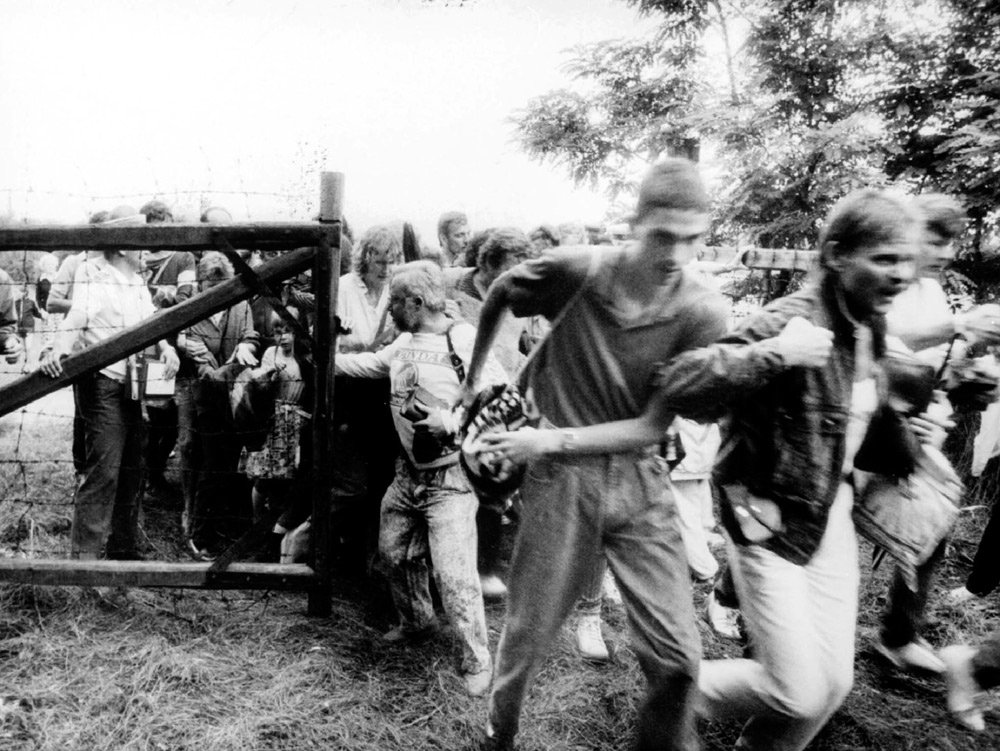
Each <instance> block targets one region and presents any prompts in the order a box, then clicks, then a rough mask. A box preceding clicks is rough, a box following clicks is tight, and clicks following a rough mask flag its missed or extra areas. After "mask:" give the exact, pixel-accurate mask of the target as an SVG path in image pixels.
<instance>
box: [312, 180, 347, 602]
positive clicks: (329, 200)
mask: <svg viewBox="0 0 1000 751" xmlns="http://www.w3.org/2000/svg"><path fill="white" fill-rule="evenodd" d="M343 190H344V176H343V174H341V173H339V172H324V173H323V174H322V177H321V183H320V211H319V220H320V222H321V223H323V224H332V225H334V232H333V233H332V237H331V239H330V241H329V242H327V240H326V239H325V237H324V240H323V241H322V244H321V245H320V247H319V248H318V249H317V252H316V262H315V267H314V270H313V285H314V289H315V290H316V325H315V328H314V335H313V339H314V340H315V342H316V351H315V352H314V353H313V358H314V362H315V375H314V392H315V402H314V408H313V420H312V428H313V499H312V500H313V504H312V508H313V512H312V534H311V535H310V541H311V543H312V569H313V571H314V572H315V580H314V581H315V584H314V585H313V587H311V588H310V590H309V606H308V613H309V615H319V616H325V615H329V614H330V609H331V598H332V596H333V591H332V586H331V571H330V553H331V530H330V495H331V493H332V490H333V462H335V461H336V460H337V457H335V456H333V431H334V420H333V417H334V416H333V366H334V357H335V353H336V351H337V289H338V284H339V280H340V221H341V212H342V211H343Z"/></svg>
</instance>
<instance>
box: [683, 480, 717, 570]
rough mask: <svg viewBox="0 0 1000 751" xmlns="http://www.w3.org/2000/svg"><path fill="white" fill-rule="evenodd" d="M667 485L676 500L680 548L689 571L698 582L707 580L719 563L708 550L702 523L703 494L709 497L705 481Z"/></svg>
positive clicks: (685, 481) (684, 481)
mask: <svg viewBox="0 0 1000 751" xmlns="http://www.w3.org/2000/svg"><path fill="white" fill-rule="evenodd" d="M671 485H672V486H673V491H674V497H675V498H676V499H677V511H678V517H679V518H680V525H681V536H682V537H683V538H684V549H685V550H686V551H687V559H688V564H689V565H690V567H691V572H692V573H693V574H694V575H695V576H696V577H698V578H699V579H701V580H703V581H708V580H710V579H711V578H712V577H713V576H715V574H716V572H718V570H719V562H718V561H716V560H715V556H713V555H712V551H711V550H709V549H708V537H707V535H706V533H705V527H704V525H703V524H702V505H703V502H704V497H705V495H706V494H707V495H708V497H709V498H711V490H710V489H709V487H708V481H707V480H675V481H673V482H672V483H671Z"/></svg>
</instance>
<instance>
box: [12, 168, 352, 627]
mask: <svg viewBox="0 0 1000 751" xmlns="http://www.w3.org/2000/svg"><path fill="white" fill-rule="evenodd" d="M343 184H344V179H343V175H342V174H341V173H337V172H324V173H323V174H322V180H321V189H320V215H319V217H320V218H319V222H294V223H278V222H272V223H250V224H230V225H215V224H155V225H146V226H141V227H102V226H101V225H86V226H83V227H32V228H19V229H0V252H4V251H8V252H9V251H12V250H17V251H24V250H46V251H52V250H59V249H72V250H77V251H81V250H111V249H142V250H160V249H170V250H231V249H232V248H250V249H257V250H286V251H289V252H287V253H282V254H281V255H280V256H278V257H276V258H274V259H272V260H270V261H268V262H266V263H264V264H262V265H261V266H259V267H257V268H256V269H254V270H253V271H252V272H251V271H250V270H249V269H247V268H245V267H244V268H242V269H241V270H240V273H238V274H237V276H236V277H235V278H233V279H231V280H229V281H226V282H224V283H222V284H220V285H218V286H216V287H213V288H212V289H210V290H206V291H205V292H202V293H199V294H197V295H194V296H193V297H191V298H190V299H189V300H186V301H184V302H183V303H181V304H179V305H176V306H174V307H172V308H168V309H165V310H163V311H162V312H160V313H158V314H157V315H156V316H154V317H152V318H150V319H148V320H146V321H143V322H142V323H140V324H138V325H136V326H132V327H130V328H129V329H127V330H125V331H122V332H120V333H118V334H115V335H114V336H112V337H110V338H108V339H106V340H104V341H102V342H100V343H98V344H96V345H94V346H93V347H89V348H87V349H85V350H83V351H82V352H80V353H78V354H75V355H72V356H70V357H68V358H66V359H65V360H64V361H63V374H62V375H61V376H60V377H59V378H49V377H48V376H46V375H44V374H43V373H41V372H40V371H35V372H32V373H29V374H27V375H25V376H23V377H21V378H19V379H17V380H16V381H13V382H12V383H10V384H8V385H7V386H4V387H2V388H0V416H3V415H6V414H8V413H10V412H13V411H14V410H17V409H20V408H21V407H23V406H25V405H27V404H29V403H31V402H33V401H35V400H36V399H38V398H40V397H42V396H45V395H46V394H50V393H52V392H54V391H57V390H59V389H61V388H65V387H66V386H68V385H69V384H70V383H71V382H72V381H73V380H75V379H77V378H79V377H80V376H82V375H85V374H87V373H93V372H96V371H98V370H99V369H100V368H102V367H105V366H107V365H110V364H111V363H114V362H117V361H119V360H121V359H122V358H124V357H126V356H128V355H130V354H132V353H134V352H138V351H140V350H142V349H144V348H145V347H147V346H148V345H150V344H153V343H155V342H157V341H159V340H160V339H163V338H164V337H165V336H167V335H169V334H172V333H175V332H177V331H179V330H180V329H182V328H185V327H187V326H189V325H190V324H192V323H194V322H195V321H199V320H204V319H205V318H207V317H208V316H210V315H212V314H214V313H217V312H219V311H222V310H225V309H227V308H229V307H231V306H232V305H233V304H235V303H236V302H239V301H240V300H245V299H247V298H249V297H251V296H252V295H256V294H261V293H262V292H264V291H266V289H268V288H270V285H271V284H272V283H274V282H280V281H282V280H284V279H288V278H290V277H292V276H294V275H295V274H298V273H301V272H302V271H305V270H306V269H308V268H309V266H310V264H312V270H313V289H314V291H315V299H316V311H315V326H314V329H313V336H312V338H313V342H314V346H313V361H314V376H313V383H314V389H313V393H314V403H313V412H312V415H313V417H312V439H313V459H312V472H313V493H312V510H313V513H312V534H311V551H310V562H309V564H275V563H242V562H240V563H232V564H230V565H228V566H226V565H222V566H220V565H219V562H215V563H202V562H190V563H188V562H183V563H168V562H160V561H103V560H102V561H82V560H65V559H54V558H47V559H46V558H37V559H3V560H0V582H13V583H21V584H35V585H85V586H126V587H187V588H201V589H283V590H299V591H301V590H305V591H307V592H308V595H309V605H308V612H309V614H310V615H328V614H329V613H330V609H331V596H332V592H331V583H330V560H329V542H330V513H329V508H330V490H331V486H332V467H333V456H332V446H333V443H332V436H333V420H332V417H333V414H332V411H333V383H334V379H333V377H332V376H333V366H334V357H335V353H336V336H337V332H338V330H339V326H338V321H337V318H336V311H337V289H338V280H339V273H340V238H341V216H342V207H343ZM271 297H272V299H273V290H272V296H271Z"/></svg>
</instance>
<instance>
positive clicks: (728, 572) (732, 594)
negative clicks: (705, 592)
mask: <svg viewBox="0 0 1000 751" xmlns="http://www.w3.org/2000/svg"><path fill="white" fill-rule="evenodd" d="M712 592H713V593H714V594H715V599H716V600H717V601H718V603H719V604H720V605H724V606H725V607H727V608H739V606H740V596H739V595H738V594H737V593H736V582H734V581H733V569H732V566H731V565H730V564H729V557H728V556H727V560H726V562H725V563H723V564H722V565H721V566H720V567H719V573H718V574H717V575H716V577H715V586H714V587H713V588H712Z"/></svg>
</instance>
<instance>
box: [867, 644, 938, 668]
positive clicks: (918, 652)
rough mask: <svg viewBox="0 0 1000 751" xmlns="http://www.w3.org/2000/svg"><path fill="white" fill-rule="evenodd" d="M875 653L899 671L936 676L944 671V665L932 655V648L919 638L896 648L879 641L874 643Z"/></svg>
mask: <svg viewBox="0 0 1000 751" xmlns="http://www.w3.org/2000/svg"><path fill="white" fill-rule="evenodd" d="M875 651H876V652H878V653H879V654H880V655H882V656H883V657H884V658H885V659H887V660H888V661H889V662H890V663H892V664H893V665H894V666H895V667H897V668H900V669H901V670H919V671H923V672H925V673H934V674H936V675H941V674H942V673H943V672H944V671H945V664H944V663H943V662H942V661H941V658H940V657H938V656H937V655H936V654H934V648H933V647H931V645H930V644H928V643H927V642H926V641H925V640H924V639H922V638H921V637H919V636H918V637H917V638H916V639H914V640H913V641H911V642H910V643H909V644H904V645H903V646H901V647H896V648H893V647H888V646H886V645H885V643H884V642H883V641H882V640H881V639H879V641H877V642H876V643H875Z"/></svg>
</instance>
